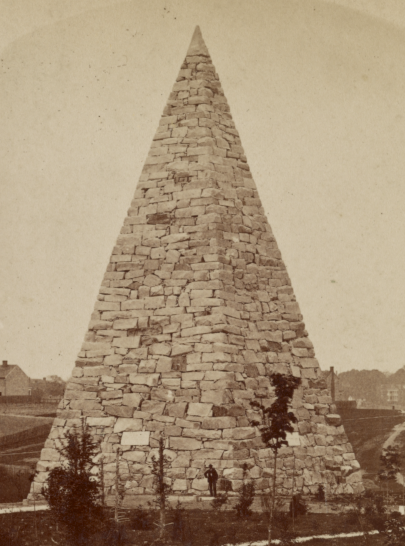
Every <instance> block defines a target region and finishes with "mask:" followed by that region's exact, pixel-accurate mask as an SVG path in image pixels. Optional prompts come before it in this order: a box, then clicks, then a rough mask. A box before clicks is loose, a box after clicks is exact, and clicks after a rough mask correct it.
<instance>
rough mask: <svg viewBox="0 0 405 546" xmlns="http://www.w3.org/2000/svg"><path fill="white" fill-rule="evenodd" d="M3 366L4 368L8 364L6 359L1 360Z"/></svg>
mask: <svg viewBox="0 0 405 546" xmlns="http://www.w3.org/2000/svg"><path fill="white" fill-rule="evenodd" d="M3 366H4V368H7V366H8V362H7V360H3Z"/></svg>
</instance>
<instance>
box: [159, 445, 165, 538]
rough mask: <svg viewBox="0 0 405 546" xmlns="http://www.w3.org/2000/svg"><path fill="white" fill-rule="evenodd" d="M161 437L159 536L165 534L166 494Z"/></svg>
mask: <svg viewBox="0 0 405 546" xmlns="http://www.w3.org/2000/svg"><path fill="white" fill-rule="evenodd" d="M163 442H164V440H163V438H160V439H159V484H160V538H163V537H164V535H165V528H166V495H165V483H164V466H163V462H164V461H163V448H164V445H163Z"/></svg>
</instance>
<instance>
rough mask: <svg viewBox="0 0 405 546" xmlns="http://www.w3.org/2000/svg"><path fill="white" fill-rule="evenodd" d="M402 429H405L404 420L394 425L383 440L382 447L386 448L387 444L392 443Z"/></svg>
mask: <svg viewBox="0 0 405 546" xmlns="http://www.w3.org/2000/svg"><path fill="white" fill-rule="evenodd" d="M404 430H405V422H404V423H399V424H398V425H395V427H394V428H393V430H392V433H391V434H390V435H389V436H388V438H387V439H386V440H385V442H384V444H383V449H387V447H388V446H390V445H392V444H393V443H394V442H395V439H396V438H397V436H399V435H400V434H401V432H402V431H404Z"/></svg>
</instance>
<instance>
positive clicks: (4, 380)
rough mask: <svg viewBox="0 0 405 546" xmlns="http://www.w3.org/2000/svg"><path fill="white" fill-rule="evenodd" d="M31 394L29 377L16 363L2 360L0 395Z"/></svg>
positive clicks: (0, 367)
mask: <svg viewBox="0 0 405 546" xmlns="http://www.w3.org/2000/svg"><path fill="white" fill-rule="evenodd" d="M29 394H31V386H30V378H29V377H28V375H27V374H26V373H25V372H23V371H22V369H21V368H20V366H17V364H9V363H8V362H7V360H3V363H2V365H1V366H0V396H28V395H29Z"/></svg>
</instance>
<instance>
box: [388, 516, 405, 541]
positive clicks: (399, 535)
mask: <svg viewBox="0 0 405 546" xmlns="http://www.w3.org/2000/svg"><path fill="white" fill-rule="evenodd" d="M383 535H384V536H385V541H384V546H403V544H405V518H404V517H403V516H401V514H400V513H399V512H392V513H391V514H390V517H389V518H388V519H387V521H386V522H385V529H384V531H383Z"/></svg>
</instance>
